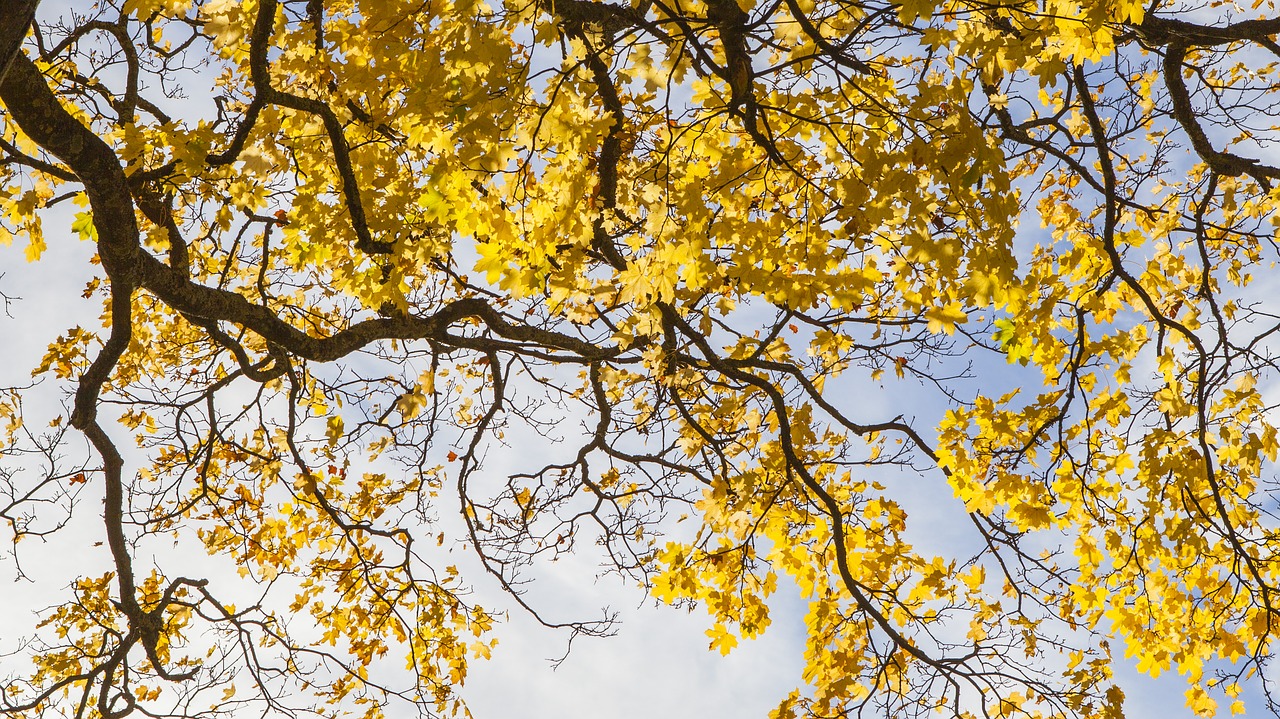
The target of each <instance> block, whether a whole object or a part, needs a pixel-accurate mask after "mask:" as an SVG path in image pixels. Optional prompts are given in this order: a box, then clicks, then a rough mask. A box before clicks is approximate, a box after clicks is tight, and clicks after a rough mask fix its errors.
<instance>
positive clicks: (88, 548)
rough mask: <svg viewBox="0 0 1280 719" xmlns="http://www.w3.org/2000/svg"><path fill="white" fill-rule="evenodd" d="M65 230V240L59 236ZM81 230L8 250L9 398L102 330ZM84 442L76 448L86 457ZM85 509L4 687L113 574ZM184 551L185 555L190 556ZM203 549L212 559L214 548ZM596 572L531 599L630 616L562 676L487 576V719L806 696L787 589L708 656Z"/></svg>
mask: <svg viewBox="0 0 1280 719" xmlns="http://www.w3.org/2000/svg"><path fill="white" fill-rule="evenodd" d="M68 209H69V208H68ZM59 224H61V225H62V226H63V229H61V230H54V229H53V228H55V227H56V226H58V225H59ZM67 224H69V220H68V218H67V215H66V213H65V212H61V211H59V212H54V213H51V215H50V218H49V228H50V231H49V241H50V242H49V244H50V249H49V251H48V252H47V253H46V255H45V257H44V258H43V259H42V260H41V261H40V262H38V263H35V264H29V263H27V262H26V261H25V259H24V257H23V251H24V249H25V248H24V247H23V246H22V242H21V239H19V240H18V241H17V242H15V243H14V244H13V245H10V246H7V247H0V273H2V274H3V277H0V292H2V293H4V294H6V295H8V296H10V297H14V298H17V299H15V300H14V302H13V303H12V304H11V306H10V308H9V311H10V314H11V315H12V316H11V317H9V318H0V336H4V337H8V338H10V339H8V340H7V341H6V343H5V345H4V349H3V355H0V387H5V386H17V385H23V384H26V383H28V382H29V381H30V369H31V368H32V367H33V366H35V364H36V363H37V362H38V361H39V357H40V355H41V354H42V353H43V351H44V348H45V347H46V346H47V345H48V343H49V342H51V341H52V340H53V339H55V338H56V336H57V335H59V334H60V333H62V332H63V331H65V329H66V328H68V327H70V326H72V325H74V324H77V323H82V324H92V323H95V322H96V321H97V314H98V312H99V311H100V305H99V304H98V301H97V300H96V299H95V300H84V299H82V298H81V297H80V291H81V289H82V288H83V284H84V282H85V281H86V280H87V279H88V277H89V272H88V270H89V269H90V266H89V264H88V261H87V260H88V256H89V254H90V253H91V247H90V246H89V245H88V244H87V243H84V242H82V241H80V240H78V239H76V238H75V237H74V236H73V235H72V234H71V233H70V231H69V229H68V228H66V225H67ZM868 389H873V390H875V392H874V393H873V394H872V395H871V396H874V397H876V398H877V400H876V401H879V402H882V403H890V402H893V403H898V402H901V401H902V397H901V396H896V395H894V394H892V393H885V392H883V391H881V390H880V389H878V388H868V387H854V386H849V387H847V388H846V391H848V392H849V396H850V397H852V396H853V394H854V393H855V392H856V393H858V394H859V401H866V397H867V396H868V395H867V394H865V392H866V390H868ZM920 395H921V396H925V394H924V393H920ZM912 396H913V397H914V396H915V394H914V393H913V394H912ZM33 397H39V398H40V400H39V401H40V402H44V403H46V404H45V405H44V406H43V407H28V410H29V411H30V412H31V413H32V415H33V416H37V417H38V416H40V415H41V414H44V415H45V416H52V414H55V413H57V411H56V407H57V402H58V401H59V389H58V388H55V387H52V386H46V387H42V388H38V389H37V390H36V392H35V393H34V394H33ZM935 402H936V400H935ZM944 409H945V407H943V406H940V405H937V404H934V405H928V404H922V405H913V411H914V412H915V413H916V414H918V415H919V416H921V417H931V416H940V415H941V412H942V411H943V410H944ZM78 441H79V440H78V439H76V438H73V439H72V446H75V443H76V442H78ZM511 445H512V446H511V448H510V449H508V450H506V451H509V452H513V453H514V452H520V451H521V449H522V448H521V446H520V442H519V441H518V439H512V440H511ZM495 459H499V458H496V457H495ZM495 464H501V462H500V461H498V462H495ZM902 480H903V481H905V482H914V483H918V484H919V489H916V490H914V491H911V492H908V493H907V496H908V502H907V504H908V508H909V510H910V511H911V513H912V515H913V517H914V519H915V522H916V524H917V526H927V527H930V528H931V533H930V534H928V535H925V536H923V537H922V538H921V541H922V542H925V543H927V542H930V541H932V542H936V543H937V544H938V545H939V546H944V545H945V544H946V543H947V542H949V541H952V539H953V535H951V534H949V533H948V532H947V531H946V527H945V526H944V525H941V524H939V523H938V521H937V518H941V517H953V516H955V514H954V512H953V511H950V510H952V509H954V506H955V503H956V500H955V499H954V498H953V497H951V496H949V494H948V490H947V488H946V485H945V482H944V481H943V480H942V478H941V477H940V476H933V475H931V476H923V477H904V478H902ZM82 499H83V501H82V503H81V506H80V507H79V509H78V513H77V515H76V520H75V521H74V522H73V524H72V525H71V526H70V527H69V528H68V529H67V530H66V531H65V532H63V533H60V534H59V535H56V536H55V538H54V539H53V541H50V542H48V543H46V544H42V543H39V542H38V540H33V541H32V542H31V545H30V546H27V545H24V546H23V547H21V549H22V555H21V559H22V561H23V567H24V570H25V571H26V572H27V574H28V575H29V577H30V578H29V579H27V580H17V579H15V578H14V571H13V567H14V565H13V564H12V562H11V561H10V560H8V559H5V560H3V561H0V609H3V610H4V611H0V675H4V674H7V673H8V672H9V671H12V670H15V667H13V666H12V665H11V664H9V662H10V661H11V660H8V659H5V658H4V656H3V655H4V652H6V651H9V650H11V649H13V648H14V646H16V644H17V642H18V641H19V640H20V639H21V637H23V636H24V635H25V633H26V632H28V631H29V630H30V627H31V624H32V616H33V615H32V614H31V612H32V611H34V610H36V609H39V608H41V607H44V606H47V605H48V604H50V603H52V602H54V601H56V600H57V599H58V598H59V597H62V596H64V595H65V588H66V586H67V585H68V584H69V582H70V581H71V580H72V579H74V577H75V576H78V575H83V574H91V573H100V572H101V571H102V569H103V568H104V567H105V566H106V565H107V563H108V558H107V555H106V553H105V550H103V549H102V548H100V547H94V543H95V542H97V541H100V537H99V536H98V532H99V531H100V524H98V523H97V522H95V521H94V520H95V516H94V514H95V512H96V511H97V506H98V505H97V502H98V499H97V497H96V496H94V495H92V494H86V495H85V496H83V497H82ZM955 536H959V534H957V535H955ZM2 546H3V545H2V544H0V547H2ZM175 551H176V552H177V554H178V555H179V556H180V555H181V554H182V552H183V551H184V550H183V549H182V548H176V550H175ZM194 551H195V552H200V553H201V554H202V550H201V549H196V550H194ZM195 556H196V555H195V554H193V555H192V557H193V558H194V557H195ZM596 561H597V560H596V558H594V557H592V556H590V554H589V552H586V553H584V555H582V556H577V557H573V558H568V559H565V560H562V561H560V562H558V563H556V564H554V565H545V566H543V567H542V568H541V569H540V570H539V574H538V577H537V581H536V583H535V584H534V585H533V587H532V588H531V594H530V597H531V599H532V600H533V601H534V602H535V603H536V604H537V605H538V606H539V607H546V608H549V610H550V611H552V612H560V611H563V612H565V613H566V614H567V615H574V618H583V616H584V615H585V616H586V617H590V616H592V615H593V614H594V613H595V611H596V609H597V608H599V607H604V606H608V607H610V608H612V609H614V610H617V611H618V612H619V613H620V619H621V625H620V627H619V632H618V635H617V636H614V637H610V638H605V639H580V640H578V641H577V642H575V644H574V645H573V647H572V651H571V652H570V653H569V655H568V657H567V658H566V659H565V660H564V661H563V662H561V663H560V664H559V665H558V667H555V666H553V664H552V662H551V659H553V658H556V657H559V656H561V655H562V654H563V653H564V649H565V644H564V643H565V639H566V637H565V635H564V634H563V633H557V632H554V631H551V630H547V629H545V628H542V627H540V626H538V625H537V624H536V623H535V622H534V621H532V620H531V619H530V618H529V617H528V616H526V615H524V614H523V613H521V612H520V610H519V609H518V608H514V607H512V604H511V602H510V601H509V600H505V599H504V597H503V596H502V594H501V592H500V591H499V590H498V588H497V587H495V586H492V582H490V581H488V578H487V577H484V576H482V575H479V574H477V573H473V574H472V575H471V576H472V577H473V579H474V584H475V592H476V597H477V598H478V600H479V601H481V603H484V604H486V605H493V606H499V607H501V606H504V602H505V606H507V607H508V608H510V612H509V620H508V621H506V622H504V623H503V625H502V626H501V627H500V628H499V629H498V630H497V636H498V637H499V641H500V643H499V646H498V648H497V650H496V651H495V654H494V658H493V659H492V660H490V661H488V662H475V663H474V664H473V665H472V669H471V676H470V679H469V681H468V684H467V686H466V688H465V690H464V691H463V696H464V697H466V699H467V700H468V703H469V706H470V707H471V709H472V711H473V713H474V714H475V715H476V716H478V717H482V718H484V717H517V718H523V717H530V718H537V717H562V718H565V719H578V718H582V719H586V718H587V717H592V718H594V717H611V718H612V719H632V718H635V719H640V718H641V717H644V718H645V719H650V718H652V717H655V716H657V717H670V718H672V719H682V718H684V717H690V718H692V717H699V718H700V719H718V718H720V717H724V718H726V719H727V718H729V717H735V718H736V717H753V716H754V717H764V716H766V715H767V712H768V711H769V710H770V709H771V708H772V707H774V706H775V705H776V704H777V703H778V701H779V700H780V699H782V698H783V697H784V696H785V695H786V694H787V693H788V692H789V691H790V690H791V689H793V688H795V687H797V686H800V685H801V684H802V679H801V676H800V674H801V669H802V666H803V651H804V636H805V628H804V623H803V614H804V605H803V602H802V601H801V600H800V599H799V597H798V595H797V593H796V590H795V589H794V587H787V586H783V587H782V588H781V590H780V591H779V594H778V595H777V597H776V599H777V602H776V606H775V609H774V614H773V626H772V627H771V628H770V630H769V631H768V632H766V633H765V635H764V636H763V637H762V638H760V639H758V640H755V641H749V642H744V643H742V644H741V645H739V647H738V648H737V649H736V650H735V651H734V652H732V653H731V654H730V655H729V656H728V657H721V656H720V655H719V654H718V653H716V652H712V651H708V647H707V644H708V639H707V637H706V636H705V635H704V634H703V632H704V630H705V629H706V628H707V627H708V626H709V622H708V621H707V619H706V617H705V615H704V614H703V613H702V612H701V610H697V611H694V612H685V611H683V610H680V609H673V608H670V607H663V606H657V605H656V604H655V603H654V602H653V600H651V599H647V598H646V597H645V595H644V594H643V592H642V591H641V590H639V589H638V588H637V587H636V586H635V585H634V584H633V583H627V582H623V581H622V580H619V579H618V578H617V577H614V576H605V577H600V578H598V577H597V576H596V575H597V573H598V568H597V566H596ZM1119 663H1120V665H1121V666H1120V673H1121V682H1122V685H1123V686H1124V688H1125V690H1126V693H1127V694H1128V696H1129V703H1128V708H1129V710H1130V714H1131V716H1134V717H1143V716H1159V717H1165V718H1167V719H1179V718H1180V717H1189V716H1190V713H1189V712H1188V711H1187V710H1186V709H1185V708H1184V706H1183V701H1182V691H1183V685H1182V682H1181V680H1180V679H1179V678H1178V677H1176V676H1172V675H1166V676H1165V677H1163V678H1161V679H1160V680H1150V679H1146V678H1143V677H1139V676H1137V675H1136V673H1135V672H1133V671H1132V669H1131V667H1132V661H1130V660H1123V659H1122V660H1121V661H1120V662H1119Z"/></svg>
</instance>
